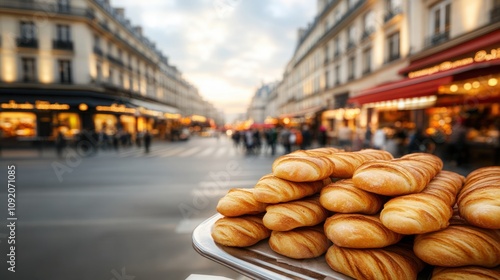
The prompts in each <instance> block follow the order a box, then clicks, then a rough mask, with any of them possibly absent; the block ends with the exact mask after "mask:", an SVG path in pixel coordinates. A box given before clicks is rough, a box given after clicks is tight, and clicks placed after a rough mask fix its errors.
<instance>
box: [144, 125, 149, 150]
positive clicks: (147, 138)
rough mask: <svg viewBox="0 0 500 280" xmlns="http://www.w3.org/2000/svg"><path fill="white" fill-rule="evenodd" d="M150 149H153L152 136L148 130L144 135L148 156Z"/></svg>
mask: <svg viewBox="0 0 500 280" xmlns="http://www.w3.org/2000/svg"><path fill="white" fill-rule="evenodd" d="M149 147H151V134H150V133H149V131H148V130H146V132H145V133H144V149H145V152H146V154H147V153H149Z"/></svg>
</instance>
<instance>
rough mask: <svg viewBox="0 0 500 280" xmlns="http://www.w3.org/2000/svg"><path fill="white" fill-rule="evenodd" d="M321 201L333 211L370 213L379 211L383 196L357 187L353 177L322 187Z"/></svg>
mask: <svg viewBox="0 0 500 280" xmlns="http://www.w3.org/2000/svg"><path fill="white" fill-rule="evenodd" d="M319 202H320V203H321V205H323V207H325V208H326V209H328V210H330V211H333V212H338V213H361V214H369V215H371V214H375V213H378V212H379V211H380V209H381V208H382V204H383V200H382V197H380V196H379V195H377V194H374V193H370V192H367V191H365V190H362V189H359V188H356V187H355V186H354V183H353V182H352V180H351V179H344V180H340V181H337V182H335V183H332V184H329V185H327V186H325V187H324V188H323V189H321V194H320V197H319Z"/></svg>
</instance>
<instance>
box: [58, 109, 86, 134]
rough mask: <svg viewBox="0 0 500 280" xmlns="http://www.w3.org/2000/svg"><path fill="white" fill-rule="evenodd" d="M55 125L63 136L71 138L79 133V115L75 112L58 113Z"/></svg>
mask: <svg viewBox="0 0 500 280" xmlns="http://www.w3.org/2000/svg"><path fill="white" fill-rule="evenodd" d="M57 127H59V130H60V131H61V132H62V133H63V134H64V136H65V137H67V138H72V137H74V136H75V135H77V134H78V133H80V130H81V128H82V127H81V122H80V117H79V116H78V114H77V113H59V114H58V115H57ZM54 135H55V134H54Z"/></svg>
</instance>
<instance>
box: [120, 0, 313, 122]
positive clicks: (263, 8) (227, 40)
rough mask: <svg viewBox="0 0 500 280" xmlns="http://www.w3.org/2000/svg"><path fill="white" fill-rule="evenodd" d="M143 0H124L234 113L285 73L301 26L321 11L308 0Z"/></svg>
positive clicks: (209, 95)
mask: <svg viewBox="0 0 500 280" xmlns="http://www.w3.org/2000/svg"><path fill="white" fill-rule="evenodd" d="M143 2H144V1H143ZM143 2H140V1H135V0H123V1H121V3H120V5H122V6H125V8H126V14H127V16H128V17H130V18H131V19H132V22H133V23H134V24H136V25H137V24H139V23H140V25H142V26H143V27H144V33H145V34H146V36H148V38H150V39H151V40H152V41H154V42H156V45H157V47H158V48H159V49H161V50H162V52H163V53H164V54H165V55H167V56H168V57H169V61H170V63H171V64H173V65H175V66H177V68H178V69H179V70H180V71H181V72H182V73H183V76H184V77H185V78H186V79H187V80H188V81H190V82H192V83H193V84H194V85H196V86H197V87H198V89H199V92H200V94H201V95H202V96H204V97H205V98H206V99H207V100H209V101H211V102H213V104H214V105H215V106H216V107H217V108H220V109H223V110H224V111H225V112H226V113H229V112H231V114H236V113H238V112H245V111H246V108H247V107H248V102H249V101H250V99H251V96H252V95H253V94H254V92H255V89H256V87H257V86H258V85H260V83H261V82H262V81H264V82H271V81H275V80H277V79H279V78H281V75H282V73H283V71H284V67H285V65H286V63H287V62H288V60H289V59H290V58H291V56H292V54H293V51H294V48H295V43H296V34H297V32H296V30H297V28H299V27H303V26H305V25H306V24H307V22H309V21H311V20H312V19H313V17H314V12H315V3H313V2H311V1H302V0H270V1H266V0H252V1H243V0H197V1H194V0H193V1H180V0H177V1H175V0H167V1H165V0H148V2H147V4H144V3H143ZM238 110H240V111H238Z"/></svg>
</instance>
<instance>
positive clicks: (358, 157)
mask: <svg viewBox="0 0 500 280" xmlns="http://www.w3.org/2000/svg"><path fill="white" fill-rule="evenodd" d="M327 158H328V159H329V160H330V161H332V162H333V165H334V167H335V168H334V169H333V172H332V174H331V175H330V176H332V177H335V178H351V177H352V175H353V174H354V171H355V170H356V169H357V168H358V167H359V166H360V165H361V164H363V163H364V162H366V161H369V160H374V159H379V160H389V159H393V157H392V155H391V153H389V152H387V151H383V150H375V149H365V150H361V151H357V152H338V153H334V154H332V155H329V156H327Z"/></svg>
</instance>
